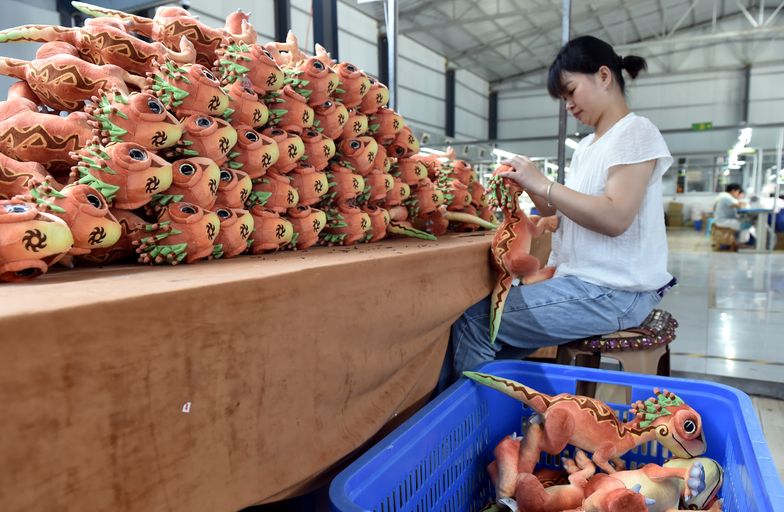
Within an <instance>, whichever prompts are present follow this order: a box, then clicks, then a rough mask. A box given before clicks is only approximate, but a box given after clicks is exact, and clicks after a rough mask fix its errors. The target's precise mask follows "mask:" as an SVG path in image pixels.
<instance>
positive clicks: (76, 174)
mask: <svg viewBox="0 0 784 512" xmlns="http://www.w3.org/2000/svg"><path fill="white" fill-rule="evenodd" d="M71 157H72V158H74V159H75V160H76V161H77V163H76V165H74V166H73V167H72V168H71V176H72V177H73V178H77V181H78V182H79V183H81V184H82V185H90V186H91V187H93V188H94V189H95V190H97V191H98V192H100V193H101V195H102V196H103V197H104V199H106V201H107V202H108V203H111V202H112V201H113V200H114V196H115V195H116V194H117V192H118V191H119V190H120V187H118V186H116V185H111V184H109V183H106V182H104V181H103V180H101V179H100V178H99V177H98V176H96V175H100V174H101V173H106V174H117V172H115V171H114V169H112V168H111V167H109V165H108V164H107V163H106V161H107V160H109V159H110V157H109V155H108V154H106V152H105V151H104V148H103V146H101V145H100V144H98V142H97V141H96V140H95V139H93V141H92V142H91V143H90V144H89V145H87V146H85V148H84V149H83V150H82V151H79V152H78V153H71ZM91 171H92V172H91ZM93 173H95V174H93Z"/></svg>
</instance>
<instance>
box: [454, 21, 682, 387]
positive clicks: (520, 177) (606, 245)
mask: <svg viewBox="0 0 784 512" xmlns="http://www.w3.org/2000/svg"><path fill="white" fill-rule="evenodd" d="M645 67H646V64H645V60H644V59H642V58H641V57H636V56H627V57H620V56H619V55H617V54H616V53H615V51H614V50H613V49H612V47H611V46H610V45H609V44H607V43H605V42H604V41H601V40H599V39H597V38H595V37H590V36H584V37H579V38H576V39H573V40H572V41H570V42H569V43H567V44H566V45H565V46H564V47H563V48H562V49H561V51H560V52H559V53H558V56H557V57H556V58H555V61H554V62H553V63H552V65H551V66H550V70H549V76H548V80H547V90H548V92H549V93H550V95H551V96H552V97H553V98H556V99H558V98H563V99H564V100H565V101H566V108H567V110H568V111H569V112H570V113H571V114H572V115H573V116H574V117H575V118H577V119H578V120H579V121H580V122H581V123H583V124H586V125H588V126H591V127H593V128H594V130H595V131H594V133H593V134H591V135H588V136H587V137H585V138H584V139H583V140H582V141H581V142H580V144H579V146H578V147H577V149H576V150H575V152H574V155H573V157H572V162H571V166H570V172H569V175H568V177H567V179H566V183H565V184H564V185H562V184H560V183H555V182H553V181H550V180H549V179H548V178H546V177H545V176H544V175H543V174H542V173H541V172H540V170H539V169H538V168H537V167H536V166H535V165H534V164H533V163H532V162H531V160H529V159H528V158H526V157H523V156H516V157H514V158H512V159H511V160H509V161H507V162H505V163H507V164H509V165H511V166H512V167H513V168H514V171H512V172H507V173H504V174H503V177H505V178H508V179H510V180H514V181H516V182H517V183H519V184H520V185H521V186H522V187H523V188H524V189H525V190H526V191H527V192H528V194H529V196H530V197H531V199H532V200H533V202H534V204H535V205H536V208H537V209H538V210H539V211H540V212H541V214H542V215H543V216H548V215H555V214H557V215H558V218H559V227H558V230H557V231H556V232H555V233H554V235H553V248H552V252H551V255H550V261H549V265H553V266H555V267H556V273H555V276H554V277H553V278H552V279H549V280H547V281H543V282H541V283H537V284H532V285H525V286H516V287H514V288H512V290H511V291H510V292H509V297H508V298H507V302H506V306H505V308H504V313H503V316H502V323H501V327H500V329H499V332H498V337H497V340H496V343H495V345H491V344H490V341H489V323H490V321H489V314H490V301H489V298H486V299H484V300H482V301H480V302H478V303H477V304H474V305H473V306H472V307H470V308H469V309H468V310H467V311H466V312H465V313H463V316H462V317H461V318H460V319H458V321H457V322H455V324H454V325H453V326H452V339H451V343H450V353H449V354H447V358H448V359H450V358H451V363H452V365H451V366H452V375H451V378H456V377H457V376H459V375H460V372H462V371H464V370H471V369H474V368H475V367H476V366H478V365H479V364H481V363H484V362H486V361H491V360H493V359H495V358H496V357H498V356H499V354H498V351H499V350H501V351H502V353H501V354H500V356H501V357H503V355H504V353H505V352H509V351H511V352H512V353H515V355H516V356H517V357H520V356H524V355H527V354H530V353H532V352H533V351H534V350H536V349H537V348H539V347H542V346H548V345H558V344H561V343H566V342H569V341H573V340H576V339H580V338H584V337H588V336H593V335H599V334H606V333H610V332H614V331H617V330H619V329H624V328H629V327H634V326H638V325H639V324H640V323H641V322H642V321H643V320H644V319H645V318H646V317H647V316H648V314H649V313H650V312H651V310H653V308H654V307H655V306H656V304H658V302H659V301H660V300H661V297H662V296H663V295H664V293H665V292H666V290H667V289H668V288H669V286H672V285H673V284H674V279H673V277H672V276H671V275H670V274H669V273H668V272H667V239H666V233H665V228H664V212H663V207H662V190H661V177H662V175H663V174H664V173H665V172H666V171H667V169H668V168H669V167H670V165H671V164H672V156H670V152H669V150H668V149H667V145H666V143H665V142H664V139H663V138H662V135H661V133H660V132H659V130H658V129H657V128H656V127H655V126H654V125H653V124H652V123H651V122H650V121H649V120H648V119H646V118H644V117H640V116H638V115H636V114H634V113H631V112H629V107H628V106H627V105H626V99H625V95H624V94H625V81H624V77H623V71H624V70H625V71H626V72H627V73H628V75H629V76H630V77H631V78H632V79H633V78H635V77H636V76H637V74H638V73H639V72H640V70H641V69H644V68H645ZM499 341H500V343H498V342H499ZM449 362H450V361H447V363H449ZM448 366H449V364H446V365H445V370H446V371H447V372H448V370H449V368H448ZM445 375H446V372H445V373H444V374H442V376H445ZM448 380H451V379H448ZM442 383H444V380H442Z"/></svg>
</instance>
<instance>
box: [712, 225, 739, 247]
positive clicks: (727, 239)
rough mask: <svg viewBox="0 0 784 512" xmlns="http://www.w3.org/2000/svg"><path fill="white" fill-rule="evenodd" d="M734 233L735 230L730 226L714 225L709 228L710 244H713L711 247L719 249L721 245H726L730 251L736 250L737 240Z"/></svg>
mask: <svg viewBox="0 0 784 512" xmlns="http://www.w3.org/2000/svg"><path fill="white" fill-rule="evenodd" d="M735 234H736V233H735V230H734V229H732V228H723V227H721V226H715V225H714V226H713V228H712V229H711V244H712V245H713V249H714V250H716V251H719V250H721V247H722V246H726V247H729V250H730V251H737V250H738V240H737V237H736V236H735Z"/></svg>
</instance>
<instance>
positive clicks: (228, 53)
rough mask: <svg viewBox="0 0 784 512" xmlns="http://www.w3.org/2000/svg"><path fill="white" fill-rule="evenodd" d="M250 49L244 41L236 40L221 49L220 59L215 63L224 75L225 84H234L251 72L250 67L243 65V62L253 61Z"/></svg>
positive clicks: (223, 81)
mask: <svg viewBox="0 0 784 512" xmlns="http://www.w3.org/2000/svg"><path fill="white" fill-rule="evenodd" d="M250 51H251V49H250V46H248V45H247V44H246V43H244V42H234V43H232V44H230V45H229V46H227V47H224V48H223V49H221V50H220V59H218V61H216V63H215V64H216V67H217V70H218V72H219V74H220V75H221V76H222V77H223V78H222V80H221V83H222V84H223V85H228V84H233V83H234V82H236V81H237V80H240V79H242V77H244V76H245V75H247V74H248V72H250V68H248V67H246V66H243V65H242V63H243V62H244V63H249V62H251V61H252V59H251V57H250V56H249V55H248V54H249V53H250Z"/></svg>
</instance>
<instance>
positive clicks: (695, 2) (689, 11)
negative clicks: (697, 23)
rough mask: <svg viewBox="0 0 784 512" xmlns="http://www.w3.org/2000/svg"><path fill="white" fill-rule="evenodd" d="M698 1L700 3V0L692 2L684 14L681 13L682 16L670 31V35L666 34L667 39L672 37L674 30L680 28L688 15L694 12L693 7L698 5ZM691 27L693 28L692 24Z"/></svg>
mask: <svg viewBox="0 0 784 512" xmlns="http://www.w3.org/2000/svg"><path fill="white" fill-rule="evenodd" d="M699 1H700V0H694V1H693V2H692V3H691V5H690V6H689V8H688V9H686V12H684V13H683V16H681V18H680V19H679V20H678V21H677V22H676V23H675V25H674V26H673V27H672V30H670V33H669V34H667V37H672V35H673V34H674V33H675V31H676V30H678V27H680V26H681V24H683V22H684V21H686V18H688V17H689V14H690V13H691V12H692V11H693V10H694V6H696V5H697V3H699ZM692 26H694V23H692Z"/></svg>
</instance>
